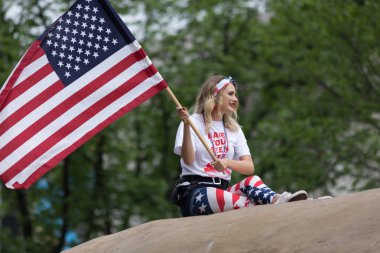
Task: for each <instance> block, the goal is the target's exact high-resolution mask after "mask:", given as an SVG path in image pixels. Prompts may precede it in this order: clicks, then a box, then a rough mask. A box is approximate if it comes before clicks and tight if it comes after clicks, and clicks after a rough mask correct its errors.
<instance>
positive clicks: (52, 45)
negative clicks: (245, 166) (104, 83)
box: [41, 0, 201, 197]
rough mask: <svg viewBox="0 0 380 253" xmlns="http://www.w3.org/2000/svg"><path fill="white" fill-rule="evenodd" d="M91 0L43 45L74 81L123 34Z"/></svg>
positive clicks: (59, 25)
mask: <svg viewBox="0 0 380 253" xmlns="http://www.w3.org/2000/svg"><path fill="white" fill-rule="evenodd" d="M91 1H92V0H82V2H81V3H80V4H79V3H78V4H76V5H74V8H72V9H71V10H69V11H67V13H66V14H64V15H63V16H62V17H61V18H59V19H58V21H57V24H56V25H55V27H54V28H53V29H52V30H51V31H49V32H48V33H47V36H46V38H45V40H44V42H43V43H42V45H41V46H42V47H44V48H45V49H46V50H48V51H46V53H47V54H48V55H50V57H51V59H54V60H53V61H54V63H55V65H56V67H57V68H58V69H59V73H60V74H61V75H62V76H63V77H64V78H65V79H66V78H67V80H68V81H70V82H71V80H72V79H75V78H77V77H78V76H80V75H82V73H81V72H83V71H86V70H87V68H88V67H89V66H91V65H92V64H95V63H96V62H97V61H98V60H99V59H98V58H103V57H108V54H109V53H110V51H113V50H114V47H117V46H118V45H119V44H121V42H119V41H118V38H119V37H116V36H113V35H114V31H113V30H112V27H110V26H108V27H107V24H106V22H108V19H107V17H105V16H102V9H101V8H99V7H97V6H94V5H93V4H92V3H93V2H94V1H92V3H91ZM94 60H95V61H94ZM93 61H94V62H93ZM74 70H75V71H74ZM200 197H201V196H200Z"/></svg>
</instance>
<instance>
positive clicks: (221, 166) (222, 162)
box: [211, 159, 227, 172]
mask: <svg viewBox="0 0 380 253" xmlns="http://www.w3.org/2000/svg"><path fill="white" fill-rule="evenodd" d="M211 164H212V166H213V167H214V168H215V169H216V170H217V171H220V172H223V171H224V170H225V169H227V159H216V161H214V162H212V163H211Z"/></svg>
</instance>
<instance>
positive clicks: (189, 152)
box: [177, 107, 195, 164]
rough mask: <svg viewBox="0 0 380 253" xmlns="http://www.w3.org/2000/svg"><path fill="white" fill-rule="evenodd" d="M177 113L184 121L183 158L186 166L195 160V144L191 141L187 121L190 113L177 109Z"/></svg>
mask: <svg viewBox="0 0 380 253" xmlns="http://www.w3.org/2000/svg"><path fill="white" fill-rule="evenodd" d="M177 113H178V115H179V116H180V118H181V119H182V121H183V139H182V149H181V157H182V159H183V161H184V162H185V163H186V164H192V163H193V162H194V160H195V154H194V147H193V142H192V141H191V131H190V124H189V122H188V120H187V118H188V117H189V112H188V111H187V109H186V108H185V107H184V108H177Z"/></svg>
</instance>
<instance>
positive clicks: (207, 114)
mask: <svg viewBox="0 0 380 253" xmlns="http://www.w3.org/2000/svg"><path fill="white" fill-rule="evenodd" d="M223 78H224V76H222V75H214V76H210V77H209V78H208V79H207V80H206V81H205V82H204V83H203V85H202V88H201V90H200V91H199V94H198V97H197V100H196V102H195V106H194V112H195V113H199V114H203V115H204V118H205V121H206V132H207V133H208V132H209V131H210V127H211V121H212V118H211V113H212V111H213V110H214V108H215V107H217V106H220V105H222V104H223V99H222V97H221V96H220V94H221V93H222V92H223V90H224V89H225V88H223V89H222V90H221V91H220V92H219V93H218V94H217V95H214V90H215V86H216V84H217V83H219V82H220V81H221V80H223ZM218 113H220V112H219V111H218ZM237 119H238V116H237V111H235V112H233V113H231V114H224V115H223V122H224V125H225V126H226V128H228V129H230V130H231V131H237V130H238V129H239V124H238V123H237Z"/></svg>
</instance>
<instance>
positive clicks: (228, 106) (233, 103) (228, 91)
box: [219, 83, 238, 114]
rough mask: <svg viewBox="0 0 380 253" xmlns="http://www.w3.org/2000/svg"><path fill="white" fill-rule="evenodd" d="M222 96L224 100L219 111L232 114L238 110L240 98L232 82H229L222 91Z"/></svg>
mask: <svg viewBox="0 0 380 253" xmlns="http://www.w3.org/2000/svg"><path fill="white" fill-rule="evenodd" d="M220 96H221V98H222V101H223V102H222V104H220V105H219V111H220V112H221V113H222V114H225V113H227V114H232V113H233V112H236V110H237V108H238V98H237V94H236V89H235V86H234V85H233V84H231V83H230V84H228V85H227V86H226V88H225V89H224V90H223V91H222V92H221V94H220Z"/></svg>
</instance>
